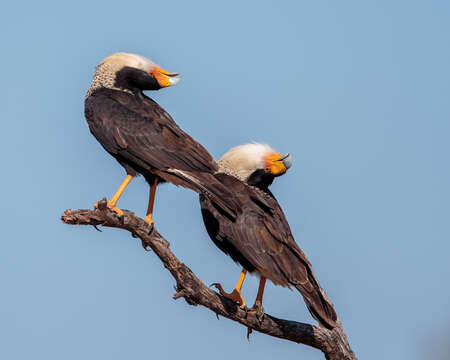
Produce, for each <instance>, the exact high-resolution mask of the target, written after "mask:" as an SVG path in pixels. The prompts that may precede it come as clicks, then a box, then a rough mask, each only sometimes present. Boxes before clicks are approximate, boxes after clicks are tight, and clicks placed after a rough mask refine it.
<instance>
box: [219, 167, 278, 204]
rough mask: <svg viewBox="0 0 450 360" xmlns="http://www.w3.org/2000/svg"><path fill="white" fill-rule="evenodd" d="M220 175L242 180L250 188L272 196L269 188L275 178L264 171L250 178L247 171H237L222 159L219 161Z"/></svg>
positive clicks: (255, 173) (257, 172)
mask: <svg viewBox="0 0 450 360" xmlns="http://www.w3.org/2000/svg"><path fill="white" fill-rule="evenodd" d="M217 166H218V168H219V169H218V171H217V172H218V173H224V174H227V175H230V176H232V177H234V178H236V179H239V180H241V181H242V182H244V183H246V184H247V185H249V186H252V187H256V188H258V189H259V190H262V191H264V192H265V193H267V194H269V195H270V194H271V192H270V190H269V186H270V185H271V184H272V182H273V176H267V175H266V174H264V171H263V170H261V171H255V172H254V173H253V174H251V175H250V176H248V173H247V172H245V171H237V170H235V169H233V168H232V167H230V166H229V164H228V163H227V161H226V160H223V159H220V160H219V161H217Z"/></svg>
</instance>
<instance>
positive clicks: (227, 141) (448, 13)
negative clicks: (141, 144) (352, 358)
mask: <svg viewBox="0 0 450 360" xmlns="http://www.w3.org/2000/svg"><path fill="white" fill-rule="evenodd" d="M0 34H1V35H0V36H1V39H2V41H1V44H2V45H1V48H2V50H1V53H2V56H1V58H0V69H1V70H0V73H1V85H2V86H1V87H0V101H1V107H0V114H1V124H2V132H1V137H2V140H1V142H0V149H1V154H2V171H1V178H0V185H1V189H2V201H1V203H0V219H1V224H2V227H1V230H0V234H1V236H0V237H1V241H0V286H1V292H0V294H1V296H0V339H1V341H0V343H1V345H0V358H2V359H8V360H13V359H14V360H15V359H45V360H53V359H55V360H56V359H58V360H59V359H67V360H71V359H77V360H78V359H113V360H116V359H117V360H119V359H174V358H180V357H183V358H186V359H210V358H214V359H217V360H219V359H229V358H233V359H259V360H266V359H304V360H307V359H308V360H309V359H311V360H312V359H322V358H323V356H322V354H321V353H320V352H319V351H317V350H315V349H312V348H308V347H306V346H303V345H297V344H294V343H290V342H287V341H283V340H279V339H274V338H271V337H268V336H266V335H262V334H259V333H254V334H253V335H252V336H251V341H250V343H249V342H248V341H247V339H246V337H245V335H246V329H245V328H244V327H242V326H240V325H238V324H236V323H234V322H231V321H229V320H226V319H222V318H221V319H220V321H217V319H216V317H215V314H213V313H212V312H210V311H209V310H206V309H204V308H194V307H190V306H189V305H187V304H186V303H185V302H184V300H182V299H180V300H177V301H174V300H172V295H173V293H174V290H173V285H174V280H173V279H172V278H171V277H170V275H169V273H168V272H167V271H166V270H165V269H164V268H163V267H162V266H161V263H160V262H159V260H158V259H157V258H156V257H155V255H154V254H153V253H146V252H144V251H143V249H142V248H141V245H140V243H139V241H137V240H136V239H133V238H132V237H131V236H130V235H129V233H126V232H124V231H120V230H113V229H104V230H103V233H99V232H97V231H95V230H94V229H93V228H91V227H72V226H68V225H64V224H62V223H61V222H60V220H59V219H60V215H61V213H62V212H63V211H64V210H65V209H66V208H88V207H92V204H93V202H94V201H97V200H99V199H101V198H102V197H104V196H111V195H112V194H113V193H114V191H115V190H116V188H117V187H118V185H119V184H120V182H121V181H122V179H123V177H124V171H123V170H122V168H121V167H120V166H119V164H117V163H116V161H115V160H114V159H113V158H111V157H110V156H109V155H108V154H107V153H106V152H105V151H104V150H103V149H102V148H101V147H100V145H99V144H98V143H97V142H96V140H95V139H94V138H93V137H92V136H91V135H90V133H89V131H88V127H87V124H86V122H85V120H84V115H83V100H84V94H85V92H86V90H87V88H88V87H89V84H90V81H91V79H92V75H93V72H94V69H95V65H96V64H97V63H98V62H99V61H101V60H102V59H103V58H104V57H105V56H107V55H109V54H111V53H114V52H117V51H127V52H135V53H139V54H142V55H144V56H147V57H149V58H151V59H152V60H154V61H155V62H156V63H158V64H160V65H161V66H162V67H164V68H166V69H168V70H171V71H179V72H180V73H181V74H182V76H183V80H182V82H181V83H180V84H179V85H178V86H176V87H173V88H169V89H164V90H161V91H159V92H155V93H149V95H150V96H151V97H152V98H153V99H155V100H156V101H157V102H158V103H160V104H161V105H162V106H163V107H164V108H165V109H166V110H167V111H168V112H169V113H170V114H171V115H172V116H173V117H174V119H175V120H176V121H177V123H178V124H179V125H180V126H181V127H182V128H183V129H184V130H185V131H187V132H188V133H189V134H191V135H192V136H193V137H194V138H195V139H196V140H198V141H199V142H200V143H202V144H203V145H204V146H205V147H206V148H207V149H209V151H210V152H211V154H212V155H213V156H214V157H216V158H217V157H219V156H221V155H222V154H223V153H224V152H225V151H226V150H227V149H229V148H230V147H232V146H235V145H238V144H242V143H245V142H249V141H263V142H267V143H269V144H271V145H272V146H273V147H274V148H275V149H277V150H279V151H280V152H288V151H289V152H291V153H292V155H293V156H294V165H293V167H292V168H291V170H290V171H289V172H288V174H287V175H286V176H283V177H281V178H279V179H277V180H276V182H275V184H274V185H273V187H272V190H273V192H274V193H275V195H276V197H277V198H278V200H279V202H280V203H281V205H282V207H283V209H284V210H285V213H286V216H287V218H288V220H289V222H290V224H291V227H292V231H293V233H294V236H295V238H296V240H297V242H298V243H299V244H300V246H301V247H302V248H303V249H304V251H305V252H306V254H307V255H308V257H309V259H310V261H311V262H312V264H313V266H314V269H315V272H316V274H317V276H318V277H319V279H320V281H321V283H322V285H323V287H324V288H325V289H326V290H327V293H328V295H329V297H330V298H331V299H332V301H333V302H334V304H335V306H336V310H337V312H338V314H339V317H340V318H341V320H342V322H343V325H344V328H345V330H346V332H347V335H348V337H349V341H350V343H351V345H352V347H353V349H354V351H355V352H356V354H357V355H358V356H359V358H360V359H365V360H372V359H423V358H433V359H448V358H449V357H450V348H449V345H448V343H449V341H450V336H449V335H448V331H449V330H450V326H449V323H450V285H449V276H450V265H449V258H450V241H449V240H450V231H449V213H450V212H449V203H450V190H449V184H450V171H449V152H450V141H449V135H450V116H449V115H450V105H449V97H450V70H449V65H450V2H448V1H444V0H443V1H414V0H408V1H370V2H369V1H283V2H282V1H226V2H213V1H204V2H198V1H160V2H153V1H149V0H148V1H127V2H114V1H75V2H71V3H64V2H61V1H55V2H50V1H36V2H31V1H29V2H21V1H15V2H12V1H10V2H8V4H4V5H3V6H2V11H1V14H0ZM147 196H148V186H147V185H146V183H145V182H144V180H143V179H142V178H139V179H137V180H135V181H133V182H132V184H131V185H130V186H129V188H128V189H127V191H126V192H125V194H124V196H123V198H122V199H121V201H120V202H119V206H121V207H123V208H127V209H131V210H133V211H135V212H136V213H137V214H138V215H141V216H143V215H144V213H145V209H146V205H147ZM155 211H156V212H155V218H156V225H157V227H158V230H159V231H160V232H161V233H162V234H163V235H164V236H165V237H166V238H167V239H168V240H169V241H170V242H171V244H172V245H171V248H172V250H173V251H174V252H175V254H176V255H177V256H178V257H179V258H180V259H181V260H182V261H184V262H185V263H186V264H187V265H188V266H190V267H191V269H192V270H193V271H194V272H195V273H196V274H198V275H199V276H200V278H201V279H202V280H203V281H204V282H205V283H208V284H209V283H211V282H215V281H220V282H221V283H222V284H223V285H224V287H226V288H228V289H231V288H232V287H233V286H234V284H235V282H236V279H237V276H238V273H239V270H240V269H239V267H238V266H237V265H235V264H234V263H233V262H232V261H231V260H230V259H229V258H227V257H226V256H225V255H224V254H222V253H221V252H220V251H219V250H218V249H217V248H216V247H215V246H214V245H213V243H212V242H211V241H210V239H209V238H208V236H207V234H206V232H205V230H204V227H203V223H202V220H201V216H200V210H199V204H198V199H197V195H196V194H195V193H194V192H191V191H188V190H184V189H177V188H175V187H174V186H172V185H165V186H163V187H161V188H159V190H158V194H157V199H156V210H155ZM256 290H257V278H256V277H249V278H248V280H246V283H245V287H244V296H245V297H246V299H247V300H248V302H249V303H252V302H253V299H254V296H255V294H256ZM264 306H265V309H266V311H267V313H269V314H272V315H274V316H279V317H283V318H287V319H293V320H298V321H307V322H313V320H312V319H311V317H310V315H309V313H308V312H307V310H306V307H305V305H304V303H303V300H302V299H301V297H300V295H299V294H298V293H297V292H291V291H289V290H288V289H284V288H281V287H275V286H273V285H272V284H269V285H268V287H267V291H266V297H265V302H264ZM441 331H445V332H446V333H444V335H441V333H440V332H441Z"/></svg>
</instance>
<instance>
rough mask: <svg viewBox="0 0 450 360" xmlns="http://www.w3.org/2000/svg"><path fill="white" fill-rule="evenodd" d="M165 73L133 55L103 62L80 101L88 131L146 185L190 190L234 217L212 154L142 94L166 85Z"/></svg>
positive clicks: (232, 207) (125, 55)
mask: <svg viewBox="0 0 450 360" xmlns="http://www.w3.org/2000/svg"><path fill="white" fill-rule="evenodd" d="M155 74H157V75H155ZM164 74H167V72H165V71H164V70H162V69H160V68H159V67H157V66H156V65H154V64H153V63H151V62H150V61H149V60H148V59H145V58H142V57H140V56H138V55H134V54H115V55H112V56H111V57H109V58H107V59H106V60H105V61H104V62H102V63H101V64H100V65H99V66H98V68H97V72H96V76H95V77H94V81H93V83H92V85H91V88H90V89H89V91H88V94H87V97H86V100H85V116H86V119H87V122H88V124H89V129H90V131H91V133H92V134H93V135H94V136H95V138H96V139H97V140H98V141H99V142H100V144H101V145H102V146H103V147H104V149H105V150H106V151H107V152H108V153H109V154H111V155H112V156H113V157H115V158H116V160H117V161H118V162H119V163H120V164H121V165H122V166H123V167H124V168H125V170H126V172H127V174H128V175H131V176H136V175H137V174H142V175H143V176H144V177H145V179H146V180H147V181H148V182H149V183H150V184H153V183H154V180H155V178H157V179H158V182H159V183H161V182H164V181H168V182H171V183H173V184H175V185H181V186H184V187H187V188H190V189H193V190H195V191H197V192H199V193H203V194H205V195H206V196H207V197H211V198H213V199H214V202H217V204H218V206H219V207H220V208H221V209H222V210H223V211H224V212H225V213H227V214H228V215H229V216H230V217H233V216H234V215H235V211H236V209H235V204H234V202H233V200H232V196H231V193H230V192H229V191H228V190H227V189H226V188H225V187H224V186H223V185H222V184H220V182H219V181H217V180H216V179H215V178H214V176H213V173H214V172H215V171H216V170H217V165H216V163H215V162H214V160H213V158H212V157H211V155H210V154H209V153H208V151H207V150H206V149H205V148H204V147H202V146H201V145H200V144H199V143H197V142H196V141H195V140H194V139H192V138H191V137H190V136H189V135H188V134H186V133H185V132H184V131H182V130H181V129H180V128H179V126H178V125H177V124H176V123H175V122H174V121H173V119H172V118H171V117H170V115H169V114H168V113H167V112H166V111H165V110H164V109H163V108H161V107H160V106H159V105H158V104H157V103H156V102H155V101H153V100H152V99H150V98H149V97H147V96H145V95H144V94H143V93H142V91H143V90H158V89H160V88H161V87H163V86H169V85H170V84H171V83H170V82H169V80H170V81H172V80H173V78H172V77H169V76H173V75H172V74H169V75H164ZM161 79H162V80H161ZM164 81H167V83H164ZM119 196H120V194H119ZM113 205H115V204H113Z"/></svg>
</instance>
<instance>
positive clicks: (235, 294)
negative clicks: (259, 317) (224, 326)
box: [212, 269, 247, 308]
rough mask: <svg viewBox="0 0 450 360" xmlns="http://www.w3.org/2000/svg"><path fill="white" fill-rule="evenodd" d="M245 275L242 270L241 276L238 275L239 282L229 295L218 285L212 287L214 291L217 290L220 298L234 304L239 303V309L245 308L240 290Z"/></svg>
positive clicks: (245, 272) (244, 271)
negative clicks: (224, 298)
mask: <svg viewBox="0 0 450 360" xmlns="http://www.w3.org/2000/svg"><path fill="white" fill-rule="evenodd" d="M245 275H247V270H245V269H242V271H241V274H240V275H239V280H238V282H237V283H236V287H235V288H234V290H233V292H232V293H231V294H229V293H226V292H225V291H224V290H223V288H222V285H220V284H219V283H214V284H212V285H214V286H215V287H216V289H217V290H219V292H220V294H221V295H222V296H224V297H226V298H227V299H231V300H233V301H234V302H237V303H239V305H240V307H241V308H245V307H246V304H245V301H244V298H243V297H242V295H241V289H242V284H243V283H244V280H245Z"/></svg>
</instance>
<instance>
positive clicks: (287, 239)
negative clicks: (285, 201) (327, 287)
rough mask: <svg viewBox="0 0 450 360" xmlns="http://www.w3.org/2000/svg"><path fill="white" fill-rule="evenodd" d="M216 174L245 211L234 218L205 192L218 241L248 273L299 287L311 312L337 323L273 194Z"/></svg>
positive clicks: (206, 215)
mask: <svg viewBox="0 0 450 360" xmlns="http://www.w3.org/2000/svg"><path fill="white" fill-rule="evenodd" d="M216 178H217V179H218V180H220V181H221V182H222V184H224V185H225V187H226V188H227V189H229V190H230V191H231V192H232V193H233V196H234V198H235V201H236V203H237V204H238V206H239V208H240V209H241V212H240V213H239V214H238V216H237V217H236V219H235V220H231V219H229V218H227V217H226V216H224V215H223V214H221V212H220V210H219V209H217V206H215V204H214V202H213V201H211V200H210V199H208V198H205V197H202V196H200V204H201V208H202V215H203V220H204V223H205V226H206V228H207V230H208V234H209V235H210V237H211V239H212V240H213V241H214V243H215V244H216V245H217V246H218V247H219V248H220V249H221V250H222V251H224V252H225V253H227V254H228V255H229V256H230V257H231V258H232V259H233V260H234V261H236V262H239V263H240V264H241V265H242V266H243V267H244V268H246V269H247V270H248V271H250V272H252V271H255V270H256V271H257V272H258V273H260V274H261V275H262V276H264V277H267V278H269V279H270V280H272V282H274V283H275V284H277V285H282V286H288V287H290V286H294V287H296V288H297V289H298V290H299V291H300V293H301V294H302V295H303V297H304V299H305V301H306V304H307V306H308V308H309V310H310V312H311V314H312V315H313V316H314V317H315V318H316V319H317V320H318V321H319V322H320V323H322V324H324V325H325V326H327V327H334V326H335V321H336V314H335V312H334V309H333V306H332V305H331V304H330V303H329V302H328V300H327V299H326V298H325V296H324V294H323V293H322V290H321V288H320V286H319V285H318V282H317V279H316V278H315V276H314V273H313V271H312V266H311V264H310V262H309V261H308V259H307V258H306V255H305V254H304V253H303V251H302V250H301V249H300V247H299V246H298V245H297V243H296V242H295V240H294V237H293V236H292V233H291V230H290V227H289V224H288V222H287V220H286V217H285V215H284V213H283V211H282V209H281V207H280V205H279V203H278V202H277V200H276V199H275V197H274V196H273V194H272V193H271V192H270V191H268V190H267V192H266V191H263V190H260V189H258V188H256V187H254V186H249V185H247V184H246V183H244V182H242V181H241V180H239V179H237V178H235V177H233V176H230V175H227V174H223V173H222V174H217V175H216Z"/></svg>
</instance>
